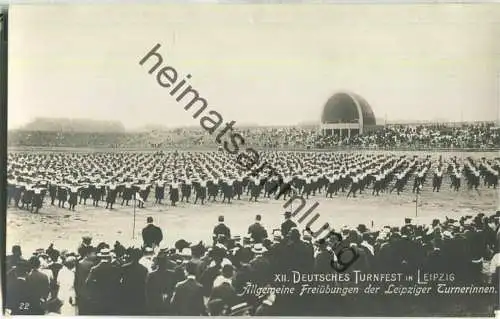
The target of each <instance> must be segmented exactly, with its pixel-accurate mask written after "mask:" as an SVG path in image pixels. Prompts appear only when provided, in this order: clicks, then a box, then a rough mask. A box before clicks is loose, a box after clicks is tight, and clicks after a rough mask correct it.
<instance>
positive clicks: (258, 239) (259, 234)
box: [248, 215, 267, 243]
mask: <svg viewBox="0 0 500 319" xmlns="http://www.w3.org/2000/svg"><path fill="white" fill-rule="evenodd" d="M261 220H262V216H260V215H257V216H256V217H255V223H253V224H252V225H250V227H248V234H250V237H251V238H252V239H253V241H254V243H262V242H263V241H264V239H266V238H267V230H266V229H265V228H264V226H262V225H261V223H260V222H261Z"/></svg>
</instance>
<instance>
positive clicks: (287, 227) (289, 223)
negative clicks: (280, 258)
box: [281, 212, 297, 238]
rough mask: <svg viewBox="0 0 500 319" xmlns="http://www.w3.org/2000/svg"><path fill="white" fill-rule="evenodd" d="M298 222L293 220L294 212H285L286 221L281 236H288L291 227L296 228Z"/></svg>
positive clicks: (282, 226) (282, 225)
mask: <svg viewBox="0 0 500 319" xmlns="http://www.w3.org/2000/svg"><path fill="white" fill-rule="evenodd" d="M296 227H297V224H295V222H293V221H292V212H285V221H284V222H283V223H282V224H281V236H282V237H283V238H286V237H287V235H288V233H289V232H290V229H292V228H296Z"/></svg>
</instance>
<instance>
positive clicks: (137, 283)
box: [120, 249, 148, 316]
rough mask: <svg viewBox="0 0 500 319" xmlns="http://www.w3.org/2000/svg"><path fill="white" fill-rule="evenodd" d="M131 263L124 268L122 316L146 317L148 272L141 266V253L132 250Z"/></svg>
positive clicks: (121, 302) (137, 250)
mask: <svg viewBox="0 0 500 319" xmlns="http://www.w3.org/2000/svg"><path fill="white" fill-rule="evenodd" d="M129 255H130V262H129V263H127V264H125V265H123V266H122V279H121V282H122V284H121V290H122V299H121V301H120V304H121V305H122V311H120V315H132V316H133V315H144V314H145V313H146V295H145V293H144V291H145V290H146V277H147V276H148V270H147V268H146V267H144V266H143V265H141V264H139V259H140V258H141V251H140V250H139V249H132V250H131V251H130V253H129Z"/></svg>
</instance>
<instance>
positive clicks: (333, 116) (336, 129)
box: [321, 92, 378, 137]
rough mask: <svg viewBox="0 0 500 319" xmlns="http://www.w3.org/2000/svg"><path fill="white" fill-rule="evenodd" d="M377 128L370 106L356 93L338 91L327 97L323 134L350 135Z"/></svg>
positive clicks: (322, 119)
mask: <svg viewBox="0 0 500 319" xmlns="http://www.w3.org/2000/svg"><path fill="white" fill-rule="evenodd" d="M377 128H378V126H377V123H376V120H375V115H374V114H373V110H372V108H371V106H370V105H369V104H368V102H367V101H366V100H365V99H364V98H362V97H361V96H359V95H358V94H356V93H351V92H338V93H336V94H334V95H332V97H330V98H329V99H328V101H327V102H326V104H325V107H324V108H323V114H322V116H321V131H322V133H323V135H335V136H340V137H351V136H355V135H361V134H363V133H366V132H369V131H372V130H376V129H377Z"/></svg>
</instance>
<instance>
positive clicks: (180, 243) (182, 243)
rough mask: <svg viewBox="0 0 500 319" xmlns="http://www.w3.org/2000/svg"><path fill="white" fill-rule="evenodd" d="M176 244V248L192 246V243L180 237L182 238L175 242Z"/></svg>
mask: <svg viewBox="0 0 500 319" xmlns="http://www.w3.org/2000/svg"><path fill="white" fill-rule="evenodd" d="M174 246H175V249H177V250H179V251H182V250H183V249H185V248H189V247H191V243H189V242H187V241H185V240H184V239H180V240H178V241H176V242H175V245H174Z"/></svg>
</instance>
